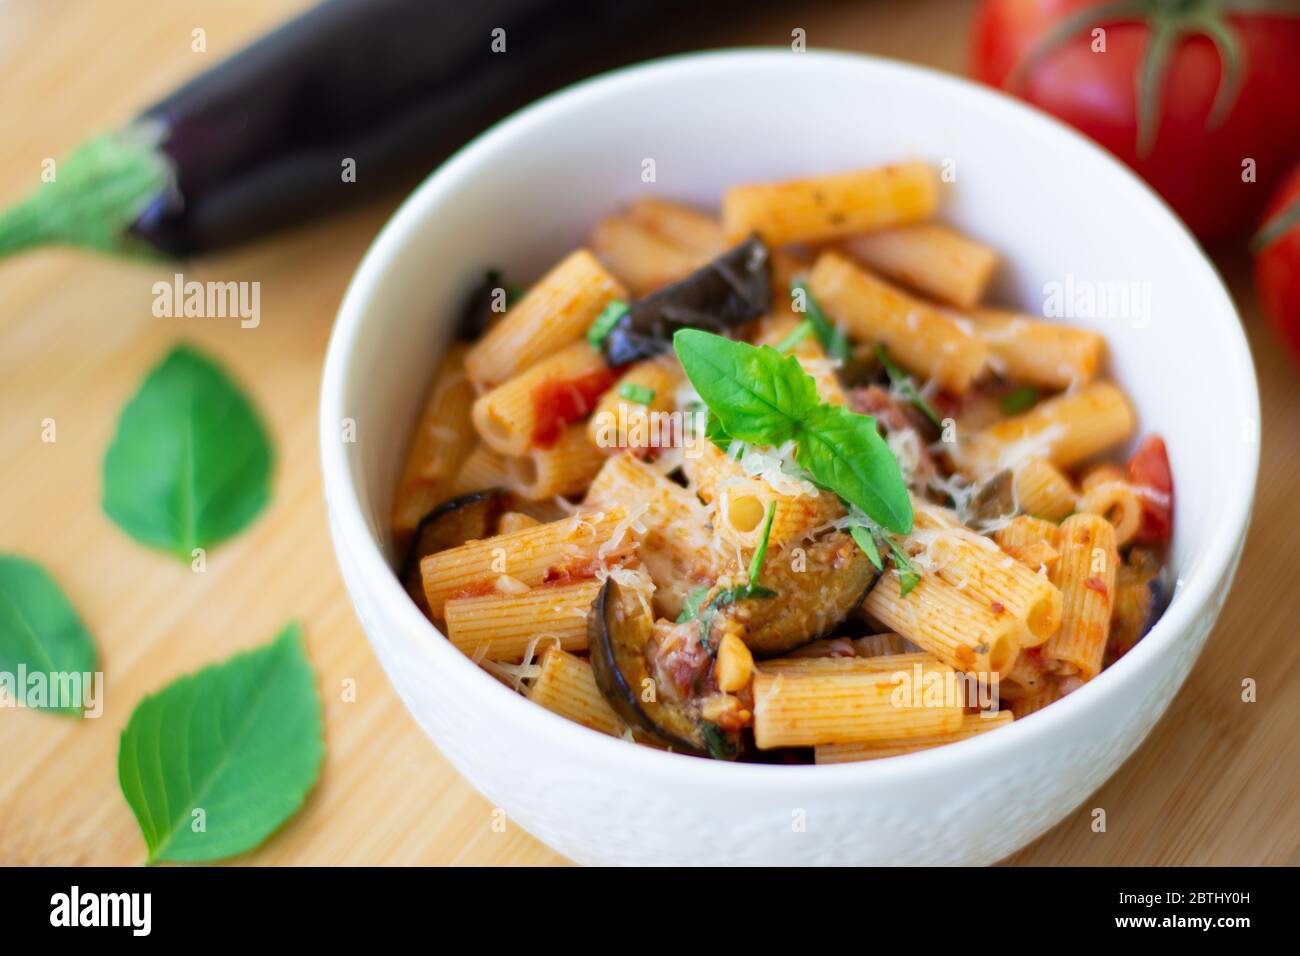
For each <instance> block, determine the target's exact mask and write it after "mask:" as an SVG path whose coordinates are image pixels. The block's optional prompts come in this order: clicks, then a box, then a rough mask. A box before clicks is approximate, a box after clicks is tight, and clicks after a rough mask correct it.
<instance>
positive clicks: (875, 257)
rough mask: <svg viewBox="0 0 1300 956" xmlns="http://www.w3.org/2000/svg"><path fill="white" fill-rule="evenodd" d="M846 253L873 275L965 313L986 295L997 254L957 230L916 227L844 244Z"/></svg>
mask: <svg viewBox="0 0 1300 956" xmlns="http://www.w3.org/2000/svg"><path fill="white" fill-rule="evenodd" d="M843 246H844V251H845V252H847V253H848V254H849V255H850V256H852V257H853V258H854V259H856V260H857V261H858V262H861V263H863V264H864V265H866V266H867V267H868V268H870V269H871V270H872V271H873V272H877V273H880V274H881V275H886V276H889V278H891V279H894V280H896V281H898V282H901V283H903V284H904V285H907V286H911V287H912V288H913V289H916V290H917V291H918V292H924V293H925V294H926V295H928V296H931V297H933V298H935V299H939V300H941V301H944V302H948V303H951V304H952V305H955V306H959V307H961V308H970V307H971V306H973V305H975V303H977V302H978V301H979V300H980V298H981V297H982V296H983V295H984V290H985V288H986V287H987V286H988V284H989V279H990V278H991V277H992V275H993V270H994V269H995V268H997V264H998V254H997V253H996V252H994V251H993V250H992V249H991V248H989V247H988V246H986V245H984V243H982V242H976V241H975V240H974V239H970V238H968V237H967V236H964V235H962V234H961V233H960V232H958V231H957V230H955V229H952V228H950V227H948V226H944V225H941V224H939V223H937V222H918V223H913V224H911V225H907V226H896V227H894V228H893V229H880V230H878V231H876V232H869V233H865V234H864V235H861V236H853V237H851V238H849V239H846V240H844V243H843Z"/></svg>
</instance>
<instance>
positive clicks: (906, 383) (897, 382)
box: [876, 343, 943, 428]
mask: <svg viewBox="0 0 1300 956" xmlns="http://www.w3.org/2000/svg"><path fill="white" fill-rule="evenodd" d="M876 358H878V359H880V364H881V365H883V366H884V367H885V374H886V375H888V376H889V381H890V383H891V384H893V386H894V387H895V388H897V389H898V390H899V391H901V392H902V393H903V394H904V395H906V396H907V400H908V401H909V402H911V403H912V404H913V405H915V406H916V407H917V408H919V409H920V410H921V411H922V412H923V413H925V417H926V418H928V419H930V421H932V422H933V423H934V426H935V427H936V428H942V427H943V421H942V420H941V419H940V418H939V413H938V412H936V411H935V410H934V408H933V407H932V406H931V405H930V403H929V402H927V401H926V400H925V399H924V398H922V397H921V393H920V392H919V391H917V389H916V385H915V384H914V383H913V382H912V379H911V378H910V377H909V376H908V375H907V373H906V372H904V371H903V370H902V369H901V368H899V367H898V366H897V365H895V364H894V362H893V360H892V359H891V358H890V357H889V353H888V352H886V351H885V347H884V346H883V345H881V344H879V343H877V344H876Z"/></svg>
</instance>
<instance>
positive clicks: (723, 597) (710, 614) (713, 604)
mask: <svg viewBox="0 0 1300 956" xmlns="http://www.w3.org/2000/svg"><path fill="white" fill-rule="evenodd" d="M774 597H776V592H775V591H773V590H772V589H771V588H765V587H763V586H762V585H761V584H741V585H737V586H736V587H734V588H727V589H726V590H724V591H719V592H718V593H717V594H715V595H714V596H713V600H712V601H710V602H709V603H708V604H706V605H705V606H704V610H702V611H701V612H700V646H701V647H708V646H709V636H710V634H709V632H710V631H712V630H713V619H714V618H715V617H717V616H718V612H719V611H721V610H722V609H723V608H725V607H729V606H731V605H732V604H735V603H736V602H737V601H748V600H751V599H766V598H774Z"/></svg>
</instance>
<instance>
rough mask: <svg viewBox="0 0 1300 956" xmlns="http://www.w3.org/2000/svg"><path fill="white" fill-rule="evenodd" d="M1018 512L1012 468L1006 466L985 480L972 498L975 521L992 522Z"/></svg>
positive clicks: (971, 505) (972, 516) (972, 511)
mask: <svg viewBox="0 0 1300 956" xmlns="http://www.w3.org/2000/svg"><path fill="white" fill-rule="evenodd" d="M1015 513H1016V496H1015V492H1014V490H1013V487H1012V475H1011V470H1010V469H1007V468H1004V469H1003V470H1002V471H999V472H998V473H997V474H996V475H992V476H991V477H989V478H987V479H985V480H984V482H983V483H982V484H981V485H980V486H979V488H978V489H977V490H976V492H975V495H974V496H973V497H972V498H971V500H970V516H971V518H972V519H973V520H975V521H982V522H991V521H997V520H998V519H999V518H1009V517H1011V516H1012V515H1014V514H1015Z"/></svg>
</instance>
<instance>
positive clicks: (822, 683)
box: [753, 671, 963, 750]
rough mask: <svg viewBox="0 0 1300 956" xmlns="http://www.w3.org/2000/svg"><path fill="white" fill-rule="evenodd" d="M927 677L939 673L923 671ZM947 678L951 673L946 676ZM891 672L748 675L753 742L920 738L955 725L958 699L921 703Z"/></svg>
mask: <svg viewBox="0 0 1300 956" xmlns="http://www.w3.org/2000/svg"><path fill="white" fill-rule="evenodd" d="M929 676H930V677H932V678H936V679H940V680H942V678H943V677H944V676H945V675H943V674H942V673H939V672H937V671H931V672H929ZM948 676H951V672H949V675H948ZM923 693H924V691H923V689H922V688H916V687H914V686H911V685H910V683H909V682H907V681H902V682H900V681H899V680H898V676H897V675H896V674H893V673H889V672H884V671H879V672H864V671H855V672H852V673H838V674H822V673H801V674H781V673H777V674H767V673H763V672H762V671H760V672H759V673H757V674H755V675H754V684H753V694H754V742H755V744H756V745H757V746H758V748H759V749H760V750H768V749H771V748H772V747H813V746H816V745H818V744H829V743H852V742H855V741H863V740H878V739H898V738H911V737H923V736H927V735H932V734H939V733H945V732H951V731H953V730H956V729H957V728H958V727H960V726H961V721H962V713H963V710H962V706H961V704H960V702H953V703H935V702H933V701H931V702H929V703H926V701H925V700H924V698H923V696H922V695H923Z"/></svg>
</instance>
